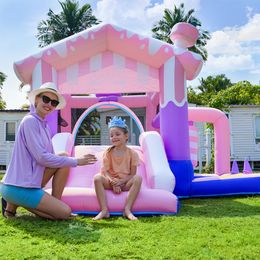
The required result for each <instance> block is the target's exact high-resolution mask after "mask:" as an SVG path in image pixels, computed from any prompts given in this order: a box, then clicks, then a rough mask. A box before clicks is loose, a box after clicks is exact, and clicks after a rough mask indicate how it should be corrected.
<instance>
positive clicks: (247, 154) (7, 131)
mask: <svg viewBox="0 0 260 260" xmlns="http://www.w3.org/2000/svg"><path fill="white" fill-rule="evenodd" d="M133 110H134V109H133ZM99 112H101V113H99V114H100V128H101V132H100V136H78V138H77V141H78V142H79V143H81V142H82V143H84V144H87V143H94V144H99V143H102V144H109V137H108V131H107V120H108V119H109V118H110V117H112V116H114V115H117V116H122V117H123V118H125V119H126V122H127V124H128V125H129V127H130V131H129V132H130V133H132V135H131V136H130V140H129V141H130V143H131V144H138V140H137V139H138V135H139V133H138V132H137V128H136V126H135V125H134V122H133V120H130V117H129V116H128V115H126V114H125V113H124V112H123V111H120V110H111V111H106V112H105V111H99ZM134 112H135V113H136V115H137V116H138V117H139V119H140V121H141V122H142V123H143V124H144V122H145V111H144V109H135V110H134ZM27 113H28V110H0V167H2V168H3V167H5V166H6V165H7V164H8V162H9V159H10V155H11V152H12V147H13V144H14V139H15V134H16V131H17V128H18V125H19V123H20V122H21V120H22V118H23V117H24V116H25V115H26V114H27ZM227 116H228V117H229V120H230V131H231V138H230V141H231V144H230V145H231V160H232V161H233V160H236V161H238V162H240V166H241V165H242V163H243V161H244V160H245V159H247V160H249V161H250V163H251V166H252V168H255V169H260V106H255V105H236V106H231V108H230V111H229V112H228V113H227ZM75 120H76V119H75ZM144 125H145V124H144ZM196 126H197V127H198V129H199V137H200V138H199V144H198V146H199V149H198V150H199V156H198V158H201V160H202V161H204V162H205V161H206V160H209V158H210V155H211V152H210V149H211V146H210V137H209V135H206V134H205V124H203V123H199V124H196Z"/></svg>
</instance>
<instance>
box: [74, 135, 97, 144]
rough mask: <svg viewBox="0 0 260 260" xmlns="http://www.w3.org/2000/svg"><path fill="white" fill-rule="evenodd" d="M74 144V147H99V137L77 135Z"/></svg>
mask: <svg viewBox="0 0 260 260" xmlns="http://www.w3.org/2000/svg"><path fill="white" fill-rule="evenodd" d="M75 144H76V145H100V144H101V137H100V135H89V136H82V135H78V136H77V138H76V143H75Z"/></svg>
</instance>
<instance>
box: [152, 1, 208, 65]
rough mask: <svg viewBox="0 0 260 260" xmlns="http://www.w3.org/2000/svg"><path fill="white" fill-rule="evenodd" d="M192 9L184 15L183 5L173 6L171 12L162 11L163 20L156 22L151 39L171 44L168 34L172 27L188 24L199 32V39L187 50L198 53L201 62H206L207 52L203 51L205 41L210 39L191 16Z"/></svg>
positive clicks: (199, 23) (197, 21) (168, 10)
mask: <svg viewBox="0 0 260 260" xmlns="http://www.w3.org/2000/svg"><path fill="white" fill-rule="evenodd" d="M193 13H194V9H191V10H189V11H188V12H187V13H185V9H184V4H183V3H182V4H180V6H179V7H176V5H174V9H173V11H171V10H170V9H168V8H166V9H165V10H164V16H163V19H162V20H160V21H159V22H157V24H155V25H154V26H153V28H152V32H153V37H154V38H156V39H159V40H162V41H165V42H167V43H171V44H172V41H171V39H170V33H171V30H172V27H173V26H174V25H175V24H176V23H179V22H186V23H190V24H192V25H193V26H195V27H197V29H198V30H199V38H198V40H197V42H196V44H195V46H193V47H191V48H189V49H190V50H191V51H194V52H196V53H199V54H200V55H201V56H202V58H203V60H204V61H206V60H207V57H208V53H207V50H206V49H205V45H206V44H207V40H209V39H210V35H209V32H208V31H205V30H202V29H201V28H200V27H201V22H200V21H199V20H198V19H197V18H196V17H194V16H193Z"/></svg>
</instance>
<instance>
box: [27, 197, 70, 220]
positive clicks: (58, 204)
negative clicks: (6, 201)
mask: <svg viewBox="0 0 260 260" xmlns="http://www.w3.org/2000/svg"><path fill="white" fill-rule="evenodd" d="M27 210H29V211H30V212H32V213H34V214H36V215H38V216H40V217H43V218H48V219H53V220H66V219H70V216H71V209H70V207H69V206H68V205H67V204H65V203H64V202H62V201H61V200H59V199H57V198H55V197H53V196H51V195H50V194H48V193H47V192H45V193H44V195H43V197H42V199H41V201H40V203H39V205H38V206H37V208H36V209H31V208H27Z"/></svg>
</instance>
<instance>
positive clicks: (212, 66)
mask: <svg viewBox="0 0 260 260" xmlns="http://www.w3.org/2000/svg"><path fill="white" fill-rule="evenodd" d="M206 67H207V71H209V72H210V71H214V73H225V72H227V71H229V72H232V71H241V70H248V69H251V68H254V60H253V58H252V56H251V55H245V54H240V55H221V56H214V55H209V58H208V61H207V63H206Z"/></svg>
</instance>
